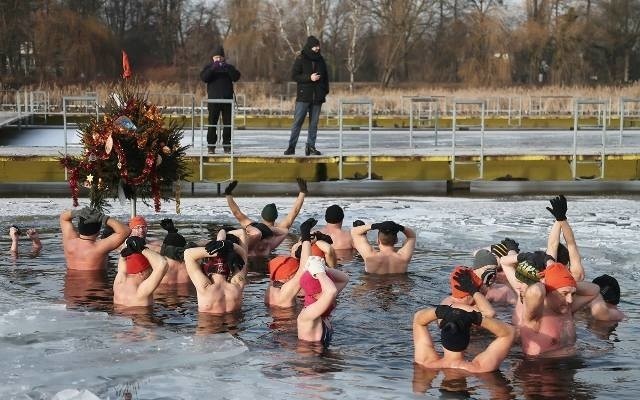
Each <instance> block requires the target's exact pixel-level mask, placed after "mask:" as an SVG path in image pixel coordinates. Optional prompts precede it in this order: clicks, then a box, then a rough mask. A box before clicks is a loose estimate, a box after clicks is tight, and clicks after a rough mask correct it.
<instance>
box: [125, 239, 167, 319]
mask: <svg viewBox="0 0 640 400" xmlns="http://www.w3.org/2000/svg"><path fill="white" fill-rule="evenodd" d="M126 243H127V246H126V247H125V248H124V249H123V250H122V251H121V252H120V258H119V259H118V273H117V274H116V277H115V279H114V280H113V304H115V305H116V306H121V307H124V308H127V307H148V306H151V305H153V292H154V291H155V290H156V289H157V288H158V286H159V285H160V282H161V281H162V278H163V277H164V274H165V273H166V272H167V268H168V267H167V259H166V258H164V257H163V256H161V255H160V254H158V253H156V252H155V251H153V250H151V249H148V248H147V247H146V246H145V242H144V239H143V238H141V237H139V236H131V237H130V238H128V239H127V241H126Z"/></svg>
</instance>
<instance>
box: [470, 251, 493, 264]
mask: <svg viewBox="0 0 640 400" xmlns="http://www.w3.org/2000/svg"><path fill="white" fill-rule="evenodd" d="M487 265H498V260H497V259H496V256H495V255H493V254H492V253H491V252H490V251H489V250H485V249H481V250H478V251H477V252H476V255H475V256H474V257H473V268H481V267H484V266H487Z"/></svg>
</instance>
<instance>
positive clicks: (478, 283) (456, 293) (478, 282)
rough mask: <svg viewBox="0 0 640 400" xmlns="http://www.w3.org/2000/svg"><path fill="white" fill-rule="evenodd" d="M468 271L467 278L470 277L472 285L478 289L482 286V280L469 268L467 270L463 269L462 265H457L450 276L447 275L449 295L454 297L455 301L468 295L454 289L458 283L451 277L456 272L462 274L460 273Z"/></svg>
mask: <svg viewBox="0 0 640 400" xmlns="http://www.w3.org/2000/svg"><path fill="white" fill-rule="evenodd" d="M465 270H467V271H469V276H471V280H472V281H473V284H474V285H475V286H476V287H477V288H479V287H480V286H482V279H481V278H480V277H479V276H478V275H476V273H475V272H473V270H472V269H471V268H467V267H464V266H462V265H458V266H457V267H456V268H455V269H454V270H453V272H452V273H451V275H449V285H450V286H451V295H452V296H453V297H455V298H456V299H462V298H465V297H467V296H469V293H467V292H463V291H462V290H458V289H456V288H455V287H456V285H458V283H457V282H456V281H455V280H454V279H453V277H454V276H455V275H456V274H457V273H458V272H462V271H465Z"/></svg>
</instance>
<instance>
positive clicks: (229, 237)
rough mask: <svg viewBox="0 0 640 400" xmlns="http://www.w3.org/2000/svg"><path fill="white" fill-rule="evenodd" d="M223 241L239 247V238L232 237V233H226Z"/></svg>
mask: <svg viewBox="0 0 640 400" xmlns="http://www.w3.org/2000/svg"><path fill="white" fill-rule="evenodd" d="M225 240H228V241H230V242H231V243H235V244H237V245H239V246H240V238H239V237H237V236H236V235H234V234H233V233H227V237H226V239H225Z"/></svg>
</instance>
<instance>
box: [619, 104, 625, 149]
mask: <svg viewBox="0 0 640 400" xmlns="http://www.w3.org/2000/svg"><path fill="white" fill-rule="evenodd" d="M618 111H619V112H620V118H619V121H620V127H619V128H620V129H619V133H618V146H622V133H623V131H624V98H623V97H620V109H619V110H618Z"/></svg>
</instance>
